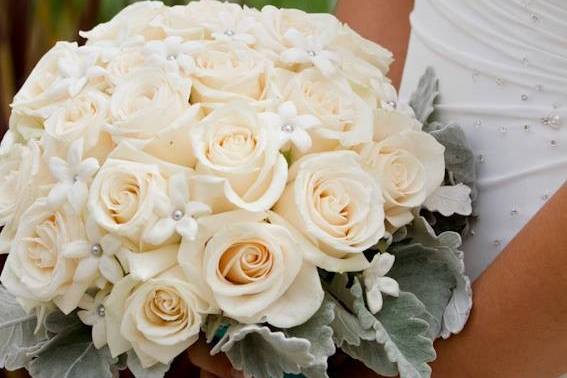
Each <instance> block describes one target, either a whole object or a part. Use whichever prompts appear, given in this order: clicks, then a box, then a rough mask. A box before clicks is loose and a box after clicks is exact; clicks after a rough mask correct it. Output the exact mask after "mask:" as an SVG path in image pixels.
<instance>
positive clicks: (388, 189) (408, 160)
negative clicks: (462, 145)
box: [360, 130, 445, 228]
mask: <svg viewBox="0 0 567 378" xmlns="http://www.w3.org/2000/svg"><path fill="white" fill-rule="evenodd" d="M444 151H445V148H444V147H443V146H442V145H441V144H439V142H437V140H435V138H433V137H432V136H431V135H429V134H427V133H425V132H421V131H413V130H405V131H402V132H401V133H399V134H394V135H392V136H390V137H387V138H386V139H384V140H382V141H381V142H378V143H375V142H372V143H367V144H365V145H363V146H362V147H361V148H360V155H361V157H362V160H363V162H364V164H365V166H366V167H367V170H368V171H369V172H370V173H371V174H372V176H373V177H374V178H375V179H376V180H377V182H379V183H380V185H381V186H382V190H383V193H384V198H385V200H386V204H385V210H386V219H387V220H388V222H389V223H390V224H391V225H392V226H393V227H394V228H399V227H402V226H404V225H406V224H408V223H409V222H411V221H412V219H413V213H412V211H411V210H412V209H414V208H416V207H419V206H421V205H422V204H423V202H424V201H425V199H426V198H427V197H428V196H429V195H430V194H431V193H433V192H434V191H435V189H437V188H438V187H439V186H440V185H441V183H442V182H443V178H444V176H445V159H444Z"/></svg>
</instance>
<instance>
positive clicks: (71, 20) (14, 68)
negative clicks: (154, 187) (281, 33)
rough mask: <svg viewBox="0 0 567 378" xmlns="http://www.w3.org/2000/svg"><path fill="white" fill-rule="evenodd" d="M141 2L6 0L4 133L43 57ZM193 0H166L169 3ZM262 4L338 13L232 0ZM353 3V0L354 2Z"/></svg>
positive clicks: (327, 1)
mask: <svg viewBox="0 0 567 378" xmlns="http://www.w3.org/2000/svg"><path fill="white" fill-rule="evenodd" d="M135 1H137V0H0V129H1V130H0V135H2V134H3V131H4V130H6V127H7V125H8V116H9V114H10V110H9V104H10V102H11V101H12V97H13V96H14V93H16V91H17V90H18V88H19V87H20V86H21V85H22V84H23V82H24V81H25V79H26V77H27V75H28V74H29V72H30V71H31V69H32V68H33V66H34V65H35V63H36V62H37V61H38V59H39V58H41V56H42V55H43V54H44V53H45V52H46V51H47V50H49V49H50V48H51V46H53V45H54V44H55V42H57V41H59V40H66V41H74V40H77V41H79V42H80V43H82V42H83V41H82V40H81V38H80V37H79V35H78V31H79V30H89V29H91V28H92V27H93V26H95V25H96V24H98V23H100V22H105V21H108V20H109V19H111V18H112V17H113V16H114V15H115V14H116V13H117V12H118V11H120V10H121V9H122V8H124V7H125V6H127V5H129V4H131V3H133V2H135ZM188 1H189V0H164V1H163V2H164V3H165V4H167V5H176V4H186V3H187V2H188ZM230 1H231V2H236V3H240V4H246V5H249V6H255V7H257V8H261V7H262V6H264V5H267V4H272V5H275V6H277V7H285V8H299V9H303V10H305V11H308V12H332V11H333V10H334V8H335V5H336V2H337V0H230ZM351 1H352V0H351Z"/></svg>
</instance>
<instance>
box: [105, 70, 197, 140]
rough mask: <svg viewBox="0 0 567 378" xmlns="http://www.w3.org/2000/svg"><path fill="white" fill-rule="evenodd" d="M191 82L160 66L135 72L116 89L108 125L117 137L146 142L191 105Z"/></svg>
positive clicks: (118, 138) (116, 138)
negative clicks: (159, 67)
mask: <svg viewBox="0 0 567 378" xmlns="http://www.w3.org/2000/svg"><path fill="white" fill-rule="evenodd" d="M190 91H191V82H190V81H189V80H187V79H182V78H181V77H180V76H178V75H176V74H172V73H167V72H165V71H164V70H161V69H158V68H147V69H140V70H137V71H135V72H132V73H131V75H129V76H128V78H127V79H125V80H124V81H123V82H122V83H120V84H119V85H118V86H117V87H116V88H115V90H114V93H113V94H112V98H111V100H110V122H109V124H108V125H107V127H106V129H107V130H108V132H109V133H110V134H111V135H112V137H113V139H115V140H116V141H120V140H128V141H129V142H131V143H135V144H137V145H140V144H142V145H143V144H144V143H145V142H147V140H148V139H150V138H152V137H153V136H154V135H155V134H156V133H157V132H159V131H160V130H162V129H164V128H166V127H168V126H169V124H170V123H171V122H172V121H173V120H174V119H176V118H177V117H178V116H179V115H181V114H182V113H183V112H184V111H185V110H187V109H188V108H189V94H190Z"/></svg>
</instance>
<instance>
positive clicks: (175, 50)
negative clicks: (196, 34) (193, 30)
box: [144, 36, 204, 72]
mask: <svg viewBox="0 0 567 378" xmlns="http://www.w3.org/2000/svg"><path fill="white" fill-rule="evenodd" d="M203 46H204V44H203V42H201V41H184V40H183V38H181V37H178V36H171V37H167V38H166V39H164V40H160V41H158V40H155V41H149V42H148V43H146V46H145V47H144V52H145V53H146V54H148V55H149V56H150V59H151V60H154V62H155V63H162V64H165V67H166V69H167V70H169V71H177V70H178V69H179V68H180V69H181V70H183V71H185V72H190V71H191V69H192V68H193V66H194V64H193V58H192V57H191V54H192V53H193V52H195V51H198V50H200V49H201V48H203Z"/></svg>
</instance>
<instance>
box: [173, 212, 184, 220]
mask: <svg viewBox="0 0 567 378" xmlns="http://www.w3.org/2000/svg"><path fill="white" fill-rule="evenodd" d="M183 215H185V214H184V213H183V210H179V209H177V210H174V211H173V213H171V219H173V220H174V221H178V220H181V218H183Z"/></svg>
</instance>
